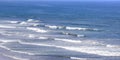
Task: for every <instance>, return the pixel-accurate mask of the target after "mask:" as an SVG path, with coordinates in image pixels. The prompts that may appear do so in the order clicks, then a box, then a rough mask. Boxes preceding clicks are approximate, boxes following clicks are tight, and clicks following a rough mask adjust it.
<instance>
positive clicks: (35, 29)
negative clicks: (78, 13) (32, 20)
mask: <svg viewBox="0 0 120 60" xmlns="http://www.w3.org/2000/svg"><path fill="white" fill-rule="evenodd" d="M26 29H28V30H32V31H35V32H40V33H46V32H48V31H46V30H42V29H40V28H33V27H27V28H26Z"/></svg>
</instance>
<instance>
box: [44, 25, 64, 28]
mask: <svg viewBox="0 0 120 60" xmlns="http://www.w3.org/2000/svg"><path fill="white" fill-rule="evenodd" d="M45 27H48V28H51V29H63V28H65V27H64V26H55V25H45Z"/></svg>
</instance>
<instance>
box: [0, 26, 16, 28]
mask: <svg viewBox="0 0 120 60" xmlns="http://www.w3.org/2000/svg"><path fill="white" fill-rule="evenodd" d="M0 28H16V27H14V26H8V25H0Z"/></svg>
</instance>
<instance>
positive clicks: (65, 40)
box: [54, 38, 82, 43]
mask: <svg viewBox="0 0 120 60" xmlns="http://www.w3.org/2000/svg"><path fill="white" fill-rule="evenodd" d="M54 40H58V41H64V42H70V43H81V42H82V41H77V40H71V39H60V38H55V39H54Z"/></svg>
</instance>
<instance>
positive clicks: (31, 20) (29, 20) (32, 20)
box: [27, 19, 39, 22]
mask: <svg viewBox="0 0 120 60" xmlns="http://www.w3.org/2000/svg"><path fill="white" fill-rule="evenodd" d="M27 22H39V21H38V20H35V19H28V20H27Z"/></svg>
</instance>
